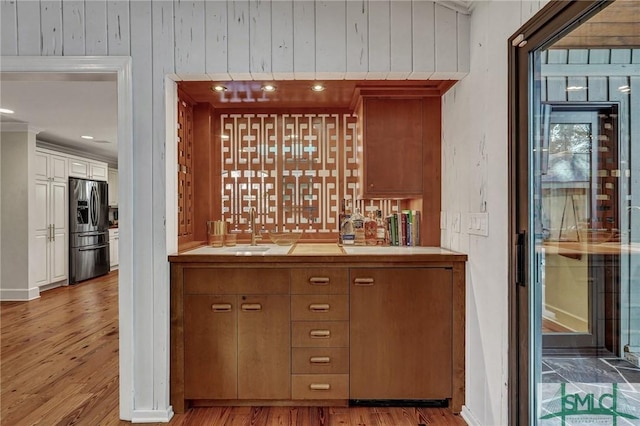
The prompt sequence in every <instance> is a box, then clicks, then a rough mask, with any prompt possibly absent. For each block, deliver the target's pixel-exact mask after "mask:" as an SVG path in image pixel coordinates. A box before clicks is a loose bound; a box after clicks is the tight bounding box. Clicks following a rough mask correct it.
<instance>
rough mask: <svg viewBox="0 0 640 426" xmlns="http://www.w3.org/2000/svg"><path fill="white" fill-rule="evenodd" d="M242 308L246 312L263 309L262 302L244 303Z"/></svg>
mask: <svg viewBox="0 0 640 426" xmlns="http://www.w3.org/2000/svg"><path fill="white" fill-rule="evenodd" d="M241 308H242V310H243V311H245V312H256V311H261V310H262V305H261V304H260V303H243V304H242V306H241Z"/></svg>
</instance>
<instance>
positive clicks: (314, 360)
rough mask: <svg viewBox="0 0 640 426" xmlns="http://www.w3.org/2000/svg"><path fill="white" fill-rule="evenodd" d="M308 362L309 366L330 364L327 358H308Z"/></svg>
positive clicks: (329, 359)
mask: <svg viewBox="0 0 640 426" xmlns="http://www.w3.org/2000/svg"><path fill="white" fill-rule="evenodd" d="M309 362H310V363H311V364H329V363H331V358H329V357H328V356H312V357H311V358H309Z"/></svg>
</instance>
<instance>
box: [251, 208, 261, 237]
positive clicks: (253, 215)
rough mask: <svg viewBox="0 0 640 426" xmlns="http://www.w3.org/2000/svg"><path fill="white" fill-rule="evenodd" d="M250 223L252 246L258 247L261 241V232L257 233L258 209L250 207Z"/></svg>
mask: <svg viewBox="0 0 640 426" xmlns="http://www.w3.org/2000/svg"><path fill="white" fill-rule="evenodd" d="M249 223H250V224H251V245H252V246H257V245H258V244H257V243H256V241H257V240H261V239H262V236H261V235H260V231H258V232H256V208H255V207H249Z"/></svg>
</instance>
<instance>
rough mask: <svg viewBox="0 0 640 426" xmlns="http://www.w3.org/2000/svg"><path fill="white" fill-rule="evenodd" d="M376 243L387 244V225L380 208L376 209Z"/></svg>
mask: <svg viewBox="0 0 640 426" xmlns="http://www.w3.org/2000/svg"><path fill="white" fill-rule="evenodd" d="M376 243H377V245H379V246H384V245H387V227H386V226H385V221H384V219H382V211H380V210H378V211H376Z"/></svg>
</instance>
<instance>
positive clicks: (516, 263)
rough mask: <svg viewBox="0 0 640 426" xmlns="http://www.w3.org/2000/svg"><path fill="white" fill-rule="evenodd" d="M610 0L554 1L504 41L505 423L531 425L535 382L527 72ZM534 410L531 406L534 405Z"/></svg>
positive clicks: (528, 87) (528, 85)
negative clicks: (540, 53)
mask: <svg viewBox="0 0 640 426" xmlns="http://www.w3.org/2000/svg"><path fill="white" fill-rule="evenodd" d="M609 3H611V2H608V1H603V0H572V1H552V2H550V3H548V4H547V5H546V6H545V7H543V8H542V9H541V10H540V11H539V12H538V13H537V14H536V15H535V16H534V17H533V18H531V19H530V20H529V21H528V22H527V23H526V24H525V25H523V26H522V27H521V28H520V29H519V30H518V31H516V33H515V34H514V35H513V36H511V37H510V38H509V40H508V43H509V44H508V49H509V50H508V67H509V68H508V99H509V108H508V109H509V128H508V134H509V148H508V149H509V152H508V158H509V170H508V173H509V236H510V240H511V241H510V244H509V283H510V285H509V424H510V425H528V424H530V419H531V413H532V408H533V407H530V406H529V400H530V396H531V393H530V390H529V389H530V386H531V384H532V383H533V377H534V376H533V374H534V371H533V369H532V367H533V366H532V362H531V359H532V358H531V356H532V355H533V349H534V348H533V346H532V342H531V336H530V334H529V319H530V312H531V311H532V306H531V303H530V302H531V300H530V297H529V293H530V286H529V275H530V274H529V272H530V271H529V268H528V261H527V260H528V259H529V255H530V253H529V247H530V237H529V236H530V235H531V232H530V229H529V224H528V220H529V218H528V216H529V215H528V212H529V202H528V188H529V177H528V164H529V163H528V161H529V156H528V155H529V149H528V146H529V144H528V142H529V114H530V111H529V105H530V103H531V99H530V98H529V94H530V82H529V74H530V72H531V71H532V63H531V61H530V59H531V57H532V55H531V53H532V52H534V51H535V50H537V49H539V48H541V47H543V46H544V45H547V44H549V43H552V42H553V41H555V40H557V39H559V38H561V37H562V36H563V35H564V34H565V33H566V32H567V31H568V30H569V29H570V28H573V27H574V26H575V25H577V24H579V23H580V22H581V21H583V20H586V19H587V17H589V16H591V14H592V13H594V12H595V11H596V10H599V9H601V8H604V7H606V6H607V5H608V4H609ZM534 412H535V410H534Z"/></svg>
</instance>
